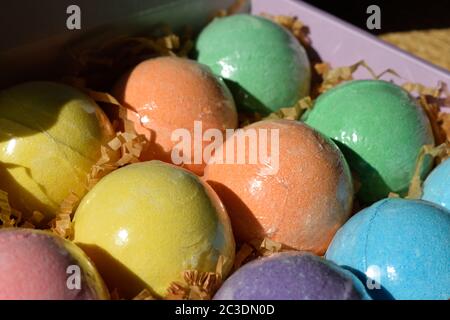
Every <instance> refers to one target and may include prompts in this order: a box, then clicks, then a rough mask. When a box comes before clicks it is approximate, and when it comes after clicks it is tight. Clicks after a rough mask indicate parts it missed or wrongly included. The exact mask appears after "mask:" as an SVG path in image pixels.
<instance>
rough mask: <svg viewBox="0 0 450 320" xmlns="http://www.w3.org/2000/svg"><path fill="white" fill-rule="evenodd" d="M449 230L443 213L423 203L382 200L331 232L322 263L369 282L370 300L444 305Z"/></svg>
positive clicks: (449, 293) (449, 279) (449, 282)
mask: <svg viewBox="0 0 450 320" xmlns="http://www.w3.org/2000/svg"><path fill="white" fill-rule="evenodd" d="M449 230H450V211H448V210H446V209H445V208H442V207H440V206H437V205H434V204H432V203H429V202H426V201H422V200H404V199H395V198H393V199H384V200H381V201H378V202H376V203H375V204H373V205H372V206H371V207H369V208H366V209H364V210H363V211H361V212H359V213H357V214H356V215H355V216H353V217H352V218H351V219H350V220H349V221H348V222H347V223H346V224H345V225H344V226H343V227H342V228H341V229H340V230H339V231H338V232H337V233H336V236H335V237H334V239H333V241H332V243H331V245H330V247H329V248H328V250H327V253H326V258H327V259H330V260H332V261H334V262H335V263H337V264H338V265H341V266H346V267H347V268H349V269H351V270H353V271H354V272H355V274H356V275H358V276H360V277H361V278H362V279H366V280H365V281H366V282H367V280H369V282H371V285H372V287H371V289H372V290H368V293H369V294H370V295H371V296H372V297H373V298H376V299H392V298H394V299H412V300H415V299H420V300H421V299H427V300H428V299H445V300H446V299H448V298H450V276H449V275H450V263H449V262H450V232H449ZM369 289H370V288H369Z"/></svg>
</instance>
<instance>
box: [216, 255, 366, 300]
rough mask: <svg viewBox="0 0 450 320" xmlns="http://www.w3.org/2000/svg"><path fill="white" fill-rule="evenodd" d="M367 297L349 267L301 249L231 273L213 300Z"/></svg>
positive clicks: (274, 256) (249, 264) (253, 263)
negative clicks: (343, 266) (347, 268)
mask: <svg viewBox="0 0 450 320" xmlns="http://www.w3.org/2000/svg"><path fill="white" fill-rule="evenodd" d="M363 298H366V299H368V295H367V293H365V289H364V287H363V285H362V283H360V281H359V280H358V279H357V278H356V277H355V276H354V275H353V274H352V273H350V272H349V271H347V270H345V269H342V268H340V267H338V266H337V265H335V264H334V263H332V262H330V261H326V260H325V259H323V258H320V257H318V256H315V255H312V254H309V253H305V252H295V251H292V252H283V253H276V254H273V255H271V256H270V257H267V258H260V259H257V260H254V261H252V262H250V263H248V264H246V265H244V266H243V267H241V268H240V269H238V270H237V271H236V272H235V273H233V274H232V275H231V276H230V278H228V279H227V280H226V281H225V283H224V284H223V285H222V287H221V288H220V289H219V291H218V292H217V293H216V295H215V296H214V300H360V299H363Z"/></svg>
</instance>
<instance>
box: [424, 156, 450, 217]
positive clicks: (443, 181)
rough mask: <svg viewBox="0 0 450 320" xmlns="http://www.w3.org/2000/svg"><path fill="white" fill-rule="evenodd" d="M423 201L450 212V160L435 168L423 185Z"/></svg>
mask: <svg viewBox="0 0 450 320" xmlns="http://www.w3.org/2000/svg"><path fill="white" fill-rule="evenodd" d="M422 199H424V200H427V201H431V202H434V203H437V204H439V205H441V206H443V207H445V208H447V209H449V210H450V159H447V160H446V161H444V162H443V163H441V164H440V165H439V166H438V167H437V168H435V169H434V170H433V171H432V172H431V173H430V175H429V176H428V177H427V179H426V180H425V182H424V184H423V196H422Z"/></svg>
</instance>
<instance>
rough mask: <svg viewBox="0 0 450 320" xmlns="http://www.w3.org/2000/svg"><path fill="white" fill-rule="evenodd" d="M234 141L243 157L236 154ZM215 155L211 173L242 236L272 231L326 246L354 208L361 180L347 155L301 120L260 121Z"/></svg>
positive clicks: (309, 247)
mask: <svg viewBox="0 0 450 320" xmlns="http://www.w3.org/2000/svg"><path fill="white" fill-rule="evenodd" d="M252 137H253V138H252ZM244 139H245V140H244ZM243 142H244V143H243ZM233 148H234V150H235V152H234V153H235V157H234V159H233V158H231V157H230V158H228V157H227V154H228V153H229V151H233ZM265 151H267V152H265ZM222 155H223V156H222ZM239 157H244V158H243V160H244V161H242V159H239ZM252 157H257V158H256V159H252ZM221 159H222V160H221ZM220 160H221V161H220ZM233 160H234V161H233ZM255 160H256V161H255ZM210 162H211V163H208V165H207V166H206V168H205V176H204V179H205V180H206V181H207V182H208V183H209V184H210V185H211V186H212V187H213V188H214V189H215V190H216V192H217V194H218V195H219V197H220V198H221V199H222V201H223V203H224V204H225V207H226V208H227V211H228V213H229V215H230V218H231V222H232V225H233V231H234V234H235V236H236V239H237V240H238V241H239V242H250V241H252V240H255V239H259V240H261V239H263V238H266V237H267V238H270V239H272V240H274V241H277V242H280V243H282V244H284V245H285V246H287V247H290V248H294V249H297V250H305V251H312V252H315V253H317V254H322V253H324V252H325V250H326V248H327V247H328V244H329V243H330V241H331V239H332V237H333V235H334V233H335V232H336V231H337V229H339V228H340V226H342V225H343V224H344V222H345V221H346V220H347V219H348V218H349V216H350V211H351V205H352V199H353V188H352V181H351V176H350V173H349V172H350V171H349V169H348V166H347V164H346V162H345V159H344V157H343V155H342V154H341V152H340V151H339V149H338V148H337V146H336V145H335V144H334V143H333V142H332V141H331V140H330V139H328V138H326V137H325V136H323V135H322V134H320V133H318V132H316V131H315V130H313V129H311V128H310V127H308V126H306V125H305V124H302V123H300V122H298V121H292V120H266V121H260V122H256V123H253V124H252V125H250V126H248V127H246V128H244V129H243V130H242V131H237V132H236V133H235V134H234V135H233V136H232V137H230V138H229V139H227V140H226V142H225V143H224V144H223V145H222V146H221V147H219V148H218V149H217V151H216V153H215V154H214V157H213V158H212V159H211V161H210Z"/></svg>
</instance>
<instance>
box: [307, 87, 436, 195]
mask: <svg viewBox="0 0 450 320" xmlns="http://www.w3.org/2000/svg"><path fill="white" fill-rule="evenodd" d="M305 122H306V123H307V124H308V125H310V126H312V127H313V128H315V129H317V130H319V131H320V132H322V133H323V134H325V135H327V136H329V137H331V138H332V139H334V140H335V141H336V142H337V143H338V145H339V147H340V148H341V150H342V151H343V153H344V155H345V157H346V159H347V161H348V163H349V165H350V168H351V170H352V171H353V172H354V173H355V174H356V176H357V178H358V179H359V181H360V182H361V189H360V190H359V191H358V194H357V195H358V198H359V199H360V200H361V201H362V202H363V203H371V202H374V201H377V200H379V199H382V198H384V197H387V195H388V194H389V192H396V193H399V194H402V195H403V194H404V193H405V192H406V191H407V189H408V186H409V183H410V181H411V178H412V176H413V173H414V170H415V166H416V160H417V156H418V155H419V151H420V148H421V147H422V146H423V145H425V144H434V138H433V133H432V131H431V126H430V123H429V120H428V118H427V117H426V115H425V113H424V112H423V110H422V109H421V107H420V106H419V105H418V104H417V102H416V101H415V100H414V98H412V97H411V96H410V95H409V94H408V92H406V91H405V90H403V89H402V88H400V87H398V86H396V85H394V84H391V83H389V82H385V81H379V80H357V81H351V82H348V83H345V84H342V85H339V86H337V87H335V88H333V89H331V90H329V91H328V92H326V93H324V94H322V95H321V96H319V98H318V99H317V100H316V103H315V105H314V108H313V110H312V111H311V112H309V113H308V114H306V116H305ZM430 166H431V162H430V161H428V162H427V163H426V165H425V167H424V174H426V172H427V171H429V169H430V168H431V167H430Z"/></svg>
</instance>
